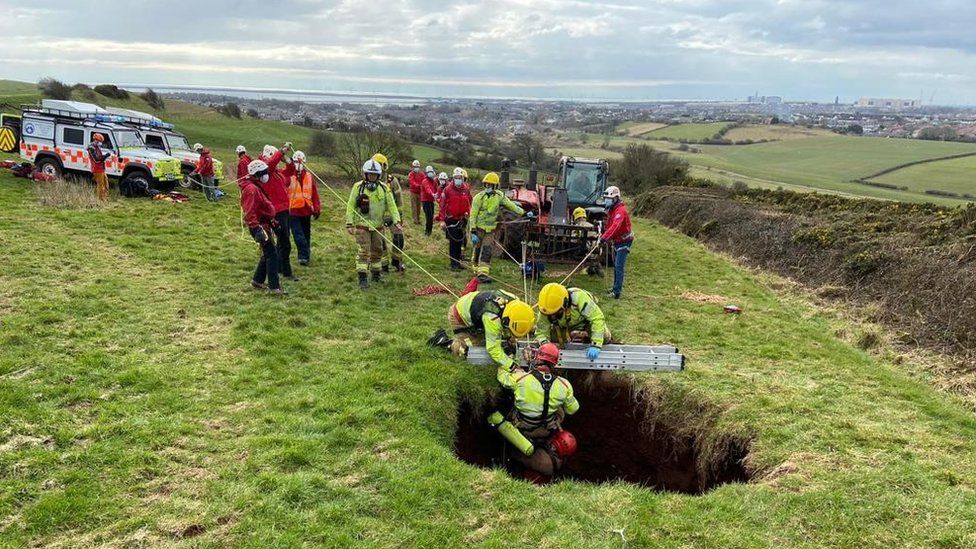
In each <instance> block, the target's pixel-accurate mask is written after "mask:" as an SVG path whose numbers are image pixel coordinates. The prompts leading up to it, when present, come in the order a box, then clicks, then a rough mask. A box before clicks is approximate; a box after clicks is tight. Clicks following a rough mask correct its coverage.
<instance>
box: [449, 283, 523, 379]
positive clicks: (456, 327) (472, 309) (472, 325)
mask: <svg viewBox="0 0 976 549" xmlns="http://www.w3.org/2000/svg"><path fill="white" fill-rule="evenodd" d="M447 322H448V326H449V327H450V329H451V332H452V334H453V339H452V341H451V352H453V353H454V354H456V355H458V356H462V357H463V356H466V355H467V353H468V349H470V348H471V347H472V346H474V345H478V344H481V343H484V345H485V348H486V349H487V351H488V356H490V357H491V359H492V360H494V361H495V363H497V364H498V365H499V368H502V367H504V368H505V369H506V370H510V369H511V368H512V367H513V366H514V365H515V360H514V359H512V357H511V356H509V355H508V353H506V352H505V347H504V343H505V342H508V341H510V340H512V339H516V340H517V339H521V338H524V337H526V336H528V335H529V333H530V332H531V331H532V328H533V327H534V326H535V311H533V310H532V307H531V306H529V304H528V303H526V302H524V301H522V300H520V299H519V298H518V297H516V296H515V295H514V294H510V293H508V292H506V291H503V290H493V291H485V292H470V293H467V294H464V295H463V296H461V298H460V299H458V300H457V302H456V303H455V304H454V305H451V307H450V308H449V309H448V310H447Z"/></svg>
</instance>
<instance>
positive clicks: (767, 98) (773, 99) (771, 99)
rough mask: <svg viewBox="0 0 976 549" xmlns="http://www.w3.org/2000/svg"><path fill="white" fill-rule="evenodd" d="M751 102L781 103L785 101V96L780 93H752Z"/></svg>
mask: <svg viewBox="0 0 976 549" xmlns="http://www.w3.org/2000/svg"><path fill="white" fill-rule="evenodd" d="M748 102H749V103H752V104H760V105H779V104H780V103H782V102H783V98H782V97H780V96H778V95H759V92H756V95H750V96H749V99H748Z"/></svg>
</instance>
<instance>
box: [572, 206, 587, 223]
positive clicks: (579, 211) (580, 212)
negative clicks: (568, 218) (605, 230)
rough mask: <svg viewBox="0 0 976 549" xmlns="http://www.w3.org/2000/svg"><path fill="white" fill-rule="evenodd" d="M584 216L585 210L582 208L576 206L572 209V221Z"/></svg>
mask: <svg viewBox="0 0 976 549" xmlns="http://www.w3.org/2000/svg"><path fill="white" fill-rule="evenodd" d="M585 218H586V210H584V209H583V208H576V209H575V210H573V221H576V220H578V219H585Z"/></svg>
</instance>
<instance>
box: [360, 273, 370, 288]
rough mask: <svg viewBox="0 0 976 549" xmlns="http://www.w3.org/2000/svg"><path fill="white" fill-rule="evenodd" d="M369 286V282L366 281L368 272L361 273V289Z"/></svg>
mask: <svg viewBox="0 0 976 549" xmlns="http://www.w3.org/2000/svg"><path fill="white" fill-rule="evenodd" d="M368 287H369V282H367V281H366V273H359V289H361V290H365V289H366V288H368Z"/></svg>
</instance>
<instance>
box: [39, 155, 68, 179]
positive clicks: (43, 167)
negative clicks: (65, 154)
mask: <svg viewBox="0 0 976 549" xmlns="http://www.w3.org/2000/svg"><path fill="white" fill-rule="evenodd" d="M36 166H37V169H38V170H40V171H41V173H42V174H44V175H48V176H51V177H54V178H57V179H61V171H62V170H61V164H60V163H59V162H58V161H57V160H54V159H53V158H42V159H40V160H38V161H37V165H36Z"/></svg>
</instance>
